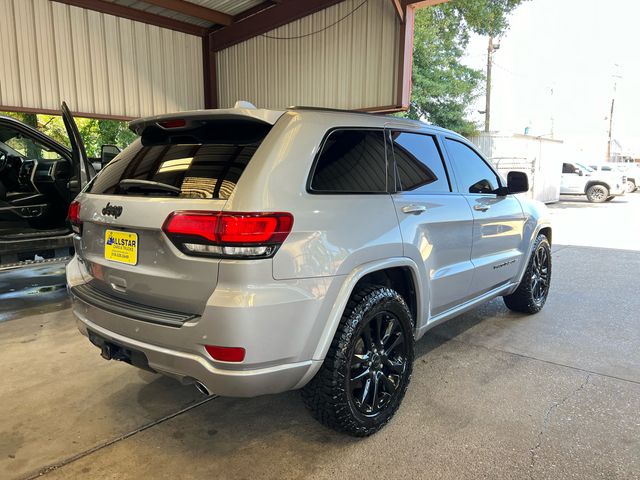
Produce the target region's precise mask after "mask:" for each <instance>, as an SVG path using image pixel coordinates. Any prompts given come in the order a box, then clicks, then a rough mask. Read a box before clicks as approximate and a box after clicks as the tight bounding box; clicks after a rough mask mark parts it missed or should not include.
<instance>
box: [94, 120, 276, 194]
mask: <svg viewBox="0 0 640 480" xmlns="http://www.w3.org/2000/svg"><path fill="white" fill-rule="evenodd" d="M267 133H268V130H266V129H265V131H264V132H263V134H261V135H260V136H258V137H256V136H255V132H252V135H251V137H250V138H249V139H247V141H243V139H242V135H241V134H240V135H239V134H238V133H237V132H236V133H235V134H234V135H233V138H230V139H229V140H225V139H224V138H216V139H215V142H211V143H209V142H207V141H204V142H202V143H195V142H194V143H182V142H180V143H177V144H171V143H169V144H166V143H163V144H160V145H153V144H149V143H153V142H149V141H147V140H145V139H144V138H143V141H141V140H140V139H138V140H136V141H135V142H134V143H133V144H131V145H130V146H129V147H128V148H127V149H125V150H124V151H123V152H122V153H120V154H119V155H118V156H117V157H116V158H114V159H113V160H112V161H111V162H110V163H109V164H108V165H106V166H105V168H104V169H103V170H102V171H101V172H100V174H99V175H98V176H97V177H96V178H95V180H94V182H93V184H92V186H91V188H90V190H89V192H90V193H97V194H106V195H111V194H113V195H121V194H124V193H125V192H124V190H123V189H122V188H121V187H120V186H119V184H120V182H121V181H122V180H146V181H152V182H159V183H163V184H166V185H170V186H172V187H176V188H179V189H180V193H179V195H178V196H179V197H181V198H204V199H222V200H226V199H228V198H229V196H230V195H231V194H232V193H233V190H234V189H235V186H236V184H237V183H238V181H239V180H240V177H241V176H242V173H243V172H244V170H245V168H246V167H247V165H248V164H249V162H250V161H251V158H252V157H253V155H254V154H255V153H256V150H257V149H258V147H259V146H260V144H261V143H262V140H264V138H265V137H266V135H267ZM200 138H202V137H200ZM180 140H187V141H193V140H195V138H194V137H184V138H181V139H180ZM143 143H144V144H143ZM127 194H128V195H132V193H131V190H129V191H127ZM134 194H135V193H134ZM137 194H138V195H144V194H145V193H144V192H138V193H137ZM149 194H151V195H154V193H149ZM147 195H148V194H147ZM155 195H158V193H157V192H156V193H155Z"/></svg>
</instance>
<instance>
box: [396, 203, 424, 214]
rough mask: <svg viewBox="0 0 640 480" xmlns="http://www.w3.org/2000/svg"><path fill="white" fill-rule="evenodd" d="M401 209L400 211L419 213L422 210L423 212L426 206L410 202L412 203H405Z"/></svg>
mask: <svg viewBox="0 0 640 480" xmlns="http://www.w3.org/2000/svg"><path fill="white" fill-rule="evenodd" d="M401 210H402V213H407V214H413V215H420V214H421V213H422V212H425V211H426V210H427V207H425V206H424V205H413V204H412V205H406V206H404V207H402V208H401Z"/></svg>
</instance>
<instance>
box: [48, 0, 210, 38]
mask: <svg viewBox="0 0 640 480" xmlns="http://www.w3.org/2000/svg"><path fill="white" fill-rule="evenodd" d="M50 1H52V2H58V3H64V4H67V5H71V6H73V7H80V8H84V9H87V10H94V11H96V12H100V13H106V14H107V15H114V16H116V17H121V18H127V19H129V20H134V21H136V22H142V23H146V24H149V25H155V26H156V27H161V28H167V29H169V30H175V31H177V32H182V33H187V34H189V35H196V36H198V37H204V36H205V35H206V34H207V33H208V29H206V28H204V27H200V26H198V25H193V24H192V23H187V22H180V21H178V20H174V19H172V18H169V17H164V16H162V15H156V14H154V13H149V12H145V11H143V10H138V9H137V8H131V7H125V6H124V5H118V4H117V3H110V2H104V1H102V0H50Z"/></svg>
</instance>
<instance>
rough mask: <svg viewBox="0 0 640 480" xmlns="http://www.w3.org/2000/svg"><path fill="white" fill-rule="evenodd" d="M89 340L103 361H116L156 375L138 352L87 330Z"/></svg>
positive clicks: (144, 356) (145, 357)
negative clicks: (98, 351) (97, 349)
mask: <svg viewBox="0 0 640 480" xmlns="http://www.w3.org/2000/svg"><path fill="white" fill-rule="evenodd" d="M89 340H91V343H93V344H94V345H95V346H96V347H98V348H99V349H100V356H101V357H102V358H104V359H105V360H118V361H120V362H125V363H128V364H129V365H133V366H134V367H138V368H141V369H143V370H147V371H149V372H154V373H156V371H155V370H154V369H152V368H151V367H150V366H149V362H148V360H147V356H146V355H145V354H144V353H142V352H141V351H139V350H134V349H131V348H128V347H125V346H123V345H118V344H117V343H115V342H112V341H110V340H107V339H106V338H104V337H102V336H100V335H98V334H97V333H95V332H92V331H91V330H89Z"/></svg>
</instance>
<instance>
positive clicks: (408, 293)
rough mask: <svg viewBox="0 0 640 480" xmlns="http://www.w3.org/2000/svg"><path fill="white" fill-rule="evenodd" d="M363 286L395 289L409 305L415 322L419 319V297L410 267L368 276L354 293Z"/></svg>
mask: <svg viewBox="0 0 640 480" xmlns="http://www.w3.org/2000/svg"><path fill="white" fill-rule="evenodd" d="M363 285H383V286H385V287H389V288H392V289H394V290H395V291H396V292H398V293H399V294H400V295H402V298H404V301H405V302H406V303H407V306H408V307H409V311H410V312H411V316H412V317H413V319H414V321H416V322H417V318H418V295H417V291H416V286H415V280H414V278H413V273H412V272H411V269H410V268H409V267H393V268H385V269H384V270H377V271H375V272H371V273H368V274H366V275H365V276H364V277H362V278H361V279H360V280H358V283H357V284H356V286H355V287H354V291H355V290H357V289H358V288H360V287H362V286H363Z"/></svg>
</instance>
